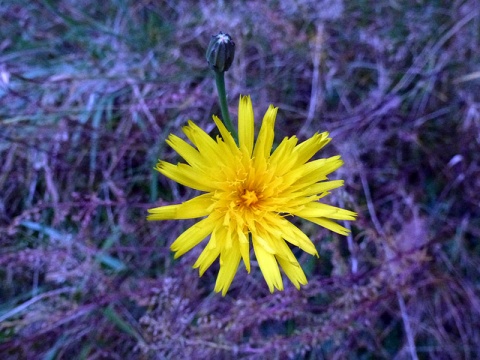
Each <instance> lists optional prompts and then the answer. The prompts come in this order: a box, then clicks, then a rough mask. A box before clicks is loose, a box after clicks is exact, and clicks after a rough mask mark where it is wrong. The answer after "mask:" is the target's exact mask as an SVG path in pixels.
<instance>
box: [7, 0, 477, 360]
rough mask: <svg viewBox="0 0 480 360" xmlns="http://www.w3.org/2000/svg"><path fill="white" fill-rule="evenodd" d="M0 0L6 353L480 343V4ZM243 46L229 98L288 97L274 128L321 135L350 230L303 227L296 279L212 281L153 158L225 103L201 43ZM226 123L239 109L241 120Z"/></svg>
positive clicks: (358, 350)
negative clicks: (327, 137) (306, 238)
mask: <svg viewBox="0 0 480 360" xmlns="http://www.w3.org/2000/svg"><path fill="white" fill-rule="evenodd" d="M317 3H318V2H316V1H309V0H298V1H293V0H289V1H282V2H276V1H266V2H260V1H251V2H243V1H238V2H231V3H226V2H223V1H217V2H212V3H205V2H195V1H186V0H185V1H179V2H160V3H158V2H157V3H156V2H150V1H136V2H133V1H113V2H106V3H97V2H89V1H86V2H82V4H76V3H75V2H71V1H51V0H43V1H40V2H28V1H20V2H13V1H6V2H3V3H2V5H0V22H1V23H2V26H1V27H0V39H2V40H1V41H0V169H1V171H0V352H1V353H2V354H4V355H3V358H5V359H24V358H28V359H64V358H65V359H70V358H78V359H96V358H109V359H110V358H111V359H123V358H139V359H157V358H158V359H163V358H178V357H180V356H183V357H186V358H232V357H236V358H253V359H255V358H258V359H260V358H265V356H266V355H267V354H268V356H269V357H272V358H286V357H289V358H293V359H317V358H319V359H322V358H324V359H330V358H351V359H354V358H355V359H356V358H359V359H370V358H398V359H403V358H419V359H427V358H440V359H448V358H452V359H453V358H464V359H474V358H478V357H479V356H480V354H479V352H478V344H479V343H480V331H479V329H478V326H476V325H475V324H477V323H478V322H479V321H480V291H479V285H480V283H479V280H478V279H479V278H480V277H479V275H480V274H479V270H478V269H479V268H480V266H479V262H480V247H479V242H478V239H479V238H480V221H479V219H480V208H479V205H478V204H480V195H479V194H480V191H479V189H480V185H479V182H478V179H479V178H480V165H479V164H480V158H479V156H480V155H479V151H478V149H479V143H480V137H479V134H480V105H479V104H480V99H479V98H478V94H479V93H480V87H479V78H480V77H479V76H478V63H479V60H480V59H479V57H480V55H479V54H478V51H477V49H478V47H479V46H480V38H479V33H480V32H479V28H480V13H479V10H478V6H477V5H478V4H477V2H476V1H475V0H466V1H453V2H451V1H417V2H415V3H411V4H407V3H405V2H398V1H397V2H385V3H381V4H373V3H372V2H368V1H357V2H341V1H339V0H337V1H333V0H332V1H324V2H321V3H319V4H320V5H317ZM220 30H222V31H225V32H227V33H229V34H230V35H232V37H233V38H234V40H235V42H236V45H237V52H236V60H235V63H234V65H233V66H232V69H231V70H230V71H229V72H228V73H227V76H226V82H227V88H228V92H229V96H230V99H231V101H230V105H231V111H232V113H235V110H236V109H235V103H236V100H235V99H237V98H238V96H239V94H251V96H252V100H253V103H254V106H255V111H256V114H257V116H260V114H261V113H262V112H263V111H265V110H266V109H267V107H268V105H269V104H270V103H273V104H275V105H276V106H279V107H280V111H279V115H278V120H277V140H279V139H281V138H282V137H283V136H287V135H293V134H298V135H299V137H300V138H306V137H308V136H309V135H310V134H312V133H313V132H315V131H319V130H321V131H324V130H326V131H329V132H331V134H332V136H333V137H334V140H333V141H332V144H333V145H331V146H330V149H326V150H325V154H327V155H333V154H334V153H335V154H341V155H342V157H343V158H344V160H345V165H344V167H343V168H341V169H340V170H339V172H338V176H339V177H340V178H342V179H345V183H346V186H345V188H344V190H342V191H337V192H334V194H332V195H331V202H334V203H336V204H339V205H341V206H345V207H346V208H352V209H354V210H355V211H357V212H358V213H359V219H358V221H356V222H354V223H353V224H352V235H351V236H350V237H348V238H344V237H337V236H335V235H332V234H330V233H328V232H327V231H324V230H322V229H320V228H318V227H312V226H310V225H309V224H301V226H302V228H303V229H304V230H305V231H306V232H307V233H308V234H309V235H310V236H311V238H312V239H313V240H314V241H315V243H316V245H317V248H318V250H319V253H320V254H321V256H320V259H314V258H311V257H310V256H309V255H307V254H303V255H301V256H300V257H301V259H300V262H301V263H302V265H303V266H304V269H305V271H306V273H307V275H308V278H309V284H308V286H305V287H304V288H302V290H301V291H297V290H296V289H293V288H292V286H290V285H287V287H286V290H285V291H284V292H281V293H274V294H270V293H269V292H268V288H267V286H266V285H265V283H264V281H263V279H262V277H261V274H260V272H259V271H258V269H256V268H254V269H253V270H252V274H250V275H247V274H246V273H245V271H244V270H239V273H238V274H237V276H236V278H235V280H234V282H233V284H232V288H231V290H230V292H229V293H228V295H227V296H226V297H225V298H222V297H221V296H219V295H218V294H214V293H212V289H213V284H214V281H215V269H216V268H215V266H217V267H218V265H213V268H212V269H211V270H209V271H207V273H206V274H205V275H204V276H203V277H202V278H198V275H197V273H196V272H195V271H193V270H192V269H191V264H192V263H193V262H192V261H193V259H194V258H195V257H196V256H197V255H198V253H197V250H193V251H192V253H191V254H187V255H185V256H184V257H182V258H181V259H179V260H173V257H172V254H171V253H170V251H169V245H170V244H171V242H172V241H173V239H174V238H175V236H177V235H178V234H180V232H181V230H182V229H183V228H184V227H185V226H186V223H185V222H183V223H181V222H179V223H177V222H158V223H147V222H146V221H145V216H146V209H148V208H150V207H153V206H155V205H157V204H159V205H160V204H167V203H170V202H172V201H175V202H180V201H183V200H185V199H188V198H189V197H191V196H192V193H191V192H190V190H188V189H185V188H183V187H182V186H179V185H177V184H174V183H172V182H171V181H169V180H167V179H165V178H164V177H162V176H159V175H158V174H157V173H156V172H154V171H153V166H154V165H155V162H156V160H157V159H158V158H162V159H167V160H171V161H175V160H176V158H175V155H174V154H173V153H172V152H171V150H170V149H169V148H168V147H166V146H165V142H164V140H165V138H166V136H167V135H168V134H169V133H170V132H173V133H176V134H179V132H180V130H179V129H180V127H181V126H182V125H184V124H185V123H186V121H187V119H192V120H194V121H195V122H197V123H198V124H199V125H200V126H201V127H202V128H204V129H207V130H209V131H210V130H211V129H212V122H211V120H210V119H211V114H212V113H215V114H220V108H219V105H218V104H217V99H216V96H215V93H214V80H213V76H212V74H211V73H210V71H209V70H208V68H207V65H206V63H205V60H204V50H205V47H206V45H207V44H208V41H209V38H210V36H211V35H212V34H215V33H217V32H218V31H220ZM234 118H235V116H234Z"/></svg>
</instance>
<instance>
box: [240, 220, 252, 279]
mask: <svg viewBox="0 0 480 360" xmlns="http://www.w3.org/2000/svg"><path fill="white" fill-rule="evenodd" d="M237 233H238V242H239V247H240V253H241V255H242V259H243V263H244V264H245V268H246V269H247V272H248V273H249V272H250V244H249V241H248V237H247V235H245V233H244V232H243V231H242V230H241V229H240V228H238V231H237Z"/></svg>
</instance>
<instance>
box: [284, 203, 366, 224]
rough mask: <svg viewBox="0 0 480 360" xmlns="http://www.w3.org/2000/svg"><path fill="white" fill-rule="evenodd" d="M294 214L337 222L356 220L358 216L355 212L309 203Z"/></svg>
mask: <svg viewBox="0 0 480 360" xmlns="http://www.w3.org/2000/svg"><path fill="white" fill-rule="evenodd" d="M292 214H294V215H297V216H300V217H303V218H315V217H319V218H321V217H326V218H329V219H336V220H355V216H356V215H357V214H356V213H354V212H353V211H349V210H345V209H342V208H338V207H335V206H331V205H327V204H322V203H319V202H313V203H309V204H307V205H305V206H303V207H302V208H300V209H299V210H296V211H292Z"/></svg>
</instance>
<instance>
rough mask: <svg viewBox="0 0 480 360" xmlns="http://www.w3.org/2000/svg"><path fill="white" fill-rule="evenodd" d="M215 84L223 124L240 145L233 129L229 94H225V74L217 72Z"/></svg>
mask: <svg viewBox="0 0 480 360" xmlns="http://www.w3.org/2000/svg"><path fill="white" fill-rule="evenodd" d="M215 83H216V84H217V91H218V99H219V100H220V108H221V110H222V118H223V123H224V124H225V127H226V128H227V130H228V131H230V133H231V134H232V136H233V138H234V139H235V142H236V143H237V144H238V135H237V132H236V131H235V128H234V127H233V124H232V120H230V115H229V113H228V105H227V94H226V92H225V77H224V73H223V72H216V71H215Z"/></svg>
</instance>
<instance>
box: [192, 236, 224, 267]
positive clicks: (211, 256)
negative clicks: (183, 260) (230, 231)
mask: <svg viewBox="0 0 480 360" xmlns="http://www.w3.org/2000/svg"><path fill="white" fill-rule="evenodd" d="M215 233H216V231H213V232H212V235H211V237H210V241H209V242H208V244H207V246H205V249H203V251H202V253H201V254H200V256H199V257H198V259H197V261H196V262H195V264H193V268H194V269H196V268H199V269H198V271H199V274H200V276H202V275H203V273H204V272H205V271H206V270H207V269H208V268H209V267H210V265H212V263H213V262H214V261H215V259H216V258H217V257H218V255H220V247H219V246H216V243H217V241H216V235H215Z"/></svg>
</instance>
